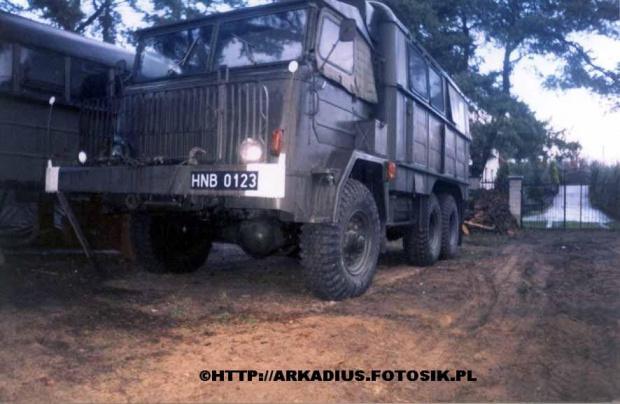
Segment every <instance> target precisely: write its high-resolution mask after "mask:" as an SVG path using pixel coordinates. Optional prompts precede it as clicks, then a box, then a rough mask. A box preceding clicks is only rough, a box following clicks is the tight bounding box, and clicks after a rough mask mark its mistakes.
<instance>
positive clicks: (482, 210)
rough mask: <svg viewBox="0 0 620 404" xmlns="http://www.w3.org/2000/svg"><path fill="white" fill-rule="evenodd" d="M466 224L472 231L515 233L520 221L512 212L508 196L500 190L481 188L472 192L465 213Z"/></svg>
mask: <svg viewBox="0 0 620 404" xmlns="http://www.w3.org/2000/svg"><path fill="white" fill-rule="evenodd" d="M465 226H466V227H467V228H468V230H469V231H470V232H476V231H483V232H493V233H498V234H508V235H512V234H515V233H516V232H517V231H518V230H519V222H518V221H517V219H515V217H514V216H513V215H512V213H510V206H509V205H508V197H507V196H506V195H504V194H502V193H501V192H498V191H492V190H491V191H489V190H480V191H477V192H475V193H472V196H471V198H470V200H469V207H468V209H467V213H466V214H465Z"/></svg>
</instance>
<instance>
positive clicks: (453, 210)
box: [439, 194, 461, 259]
mask: <svg viewBox="0 0 620 404" xmlns="http://www.w3.org/2000/svg"><path fill="white" fill-rule="evenodd" d="M439 205H440V206H441V219H442V225H441V254H440V258H441V259H451V258H454V257H456V255H457V254H458V252H459V227H460V223H461V222H460V218H459V210H458V208H457V206H456V201H455V200H454V197H453V196H452V195H450V194H442V195H440V196H439Z"/></svg>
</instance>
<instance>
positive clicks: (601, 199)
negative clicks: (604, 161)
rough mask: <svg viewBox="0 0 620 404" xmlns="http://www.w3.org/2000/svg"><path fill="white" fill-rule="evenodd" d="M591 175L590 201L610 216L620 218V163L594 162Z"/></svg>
mask: <svg viewBox="0 0 620 404" xmlns="http://www.w3.org/2000/svg"><path fill="white" fill-rule="evenodd" d="M590 175H591V177H590V202H592V205H593V206H594V207H596V208H598V209H600V210H602V211H603V212H605V213H607V214H608V215H609V216H611V217H613V218H615V219H620V164H617V165H615V166H611V167H610V166H604V165H601V164H593V165H592V168H591V174H590Z"/></svg>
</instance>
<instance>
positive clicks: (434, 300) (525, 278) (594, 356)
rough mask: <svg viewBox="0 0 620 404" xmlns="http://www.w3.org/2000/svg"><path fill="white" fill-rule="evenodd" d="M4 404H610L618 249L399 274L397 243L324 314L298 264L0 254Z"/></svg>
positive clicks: (619, 287)
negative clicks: (187, 271) (358, 288)
mask: <svg viewBox="0 0 620 404" xmlns="http://www.w3.org/2000/svg"><path fill="white" fill-rule="evenodd" d="M6 258H7V264H6V265H5V266H3V267H1V268H0V324H1V326H0V402H5V401H21V402H24V401H26V402H91V401H96V402H145V401H151V402H155V401H157V402H205V401H215V402H217V401H233V402H264V401H278V402H282V401H287V402H298V401H300V402H307V401H311V402H332V401H337V402H360V401H362V402H376V401H389V402H401V401H417V402H420V401H423V402H437V401H461V402H463V401H468V402H478V401H484V402H490V401H508V402H517V401H539V402H557V401H610V400H618V399H620V234H618V233H613V232H569V233H564V232H554V231H547V232H526V233H522V234H520V235H518V236H515V237H511V238H500V237H495V236H493V237H489V236H472V237H470V238H468V239H467V241H466V245H465V246H464V248H463V250H462V254H461V256H460V258H458V259H457V260H453V261H448V262H441V263H440V264H439V265H437V266H436V267H434V268H417V267H410V266H408V265H407V264H406V263H405V259H404V256H403V253H402V250H401V249H400V246H399V244H393V245H391V246H390V249H389V252H388V254H386V255H385V256H383V257H382V258H381V261H380V267H379V269H378V272H377V275H376V277H375V282H374V285H373V286H372V288H371V290H370V291H369V293H368V294H367V295H365V296H364V297H362V298H358V299H355V300H350V301H346V302H342V303H329V302H321V301H318V300H316V299H314V298H313V297H312V296H311V295H310V294H309V292H308V290H307V289H306V288H305V286H304V283H303V279H302V269H301V267H300V265H299V263H298V262H297V261H295V260H293V259H290V258H284V257H275V258H270V259H267V260H262V261H256V260H253V259H250V258H248V257H247V256H246V255H245V254H243V253H242V252H241V251H240V250H238V249H237V248H236V247H232V246H223V245H218V246H217V247H216V248H215V250H214V252H213V254H212V256H211V258H210V259H209V262H208V264H207V267H205V268H204V269H202V270H200V271H199V272H197V273H194V274H191V275H183V276H172V275H162V276H156V275H151V274H145V273H142V272H138V271H135V270H132V269H131V268H129V266H128V265H127V264H125V263H123V262H122V261H121V260H120V259H119V258H117V257H108V258H106V259H105V260H104V263H105V265H106V266H107V267H108V268H110V269H112V272H113V274H112V277H111V279H108V280H106V281H104V282H102V281H98V280H96V279H93V278H92V277H90V276H89V275H88V274H89V271H90V269H89V267H88V264H87V261H86V260H84V259H83V258H81V257H80V256H24V255H12V254H7V257H6ZM203 369H257V370H269V369H270V370H273V369H321V370H322V369H365V370H371V369H472V370H473V371H474V375H475V376H476V377H477V379H478V381H477V382H465V381H463V382H451V383H446V382H443V383H437V382H435V383H431V382H427V383H423V382H391V383H389V382H349V383H344V382H341V383H335V382H326V383H317V382H314V383H310V382H299V383H294V382H289V383H279V382H258V381H256V382H252V383H241V382H201V381H200V380H199V378H198V373H199V372H200V370H203Z"/></svg>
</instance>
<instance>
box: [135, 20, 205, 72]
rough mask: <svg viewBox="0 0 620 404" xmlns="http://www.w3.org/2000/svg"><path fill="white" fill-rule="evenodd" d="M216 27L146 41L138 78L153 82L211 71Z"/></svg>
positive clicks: (190, 30) (151, 38) (161, 35)
mask: <svg viewBox="0 0 620 404" xmlns="http://www.w3.org/2000/svg"><path fill="white" fill-rule="evenodd" d="M212 31H213V27H211V26H208V27H201V28H195V29H188V30H184V31H178V32H171V33H168V34H160V35H154V36H151V37H147V38H145V39H144V41H143V43H142V46H143V48H142V52H141V54H140V70H139V72H138V79H140V80H152V79H160V78H164V77H175V76H185V75H189V74H196V73H203V72H205V71H207V63H208V61H209V55H210V53H211V34H212Z"/></svg>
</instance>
